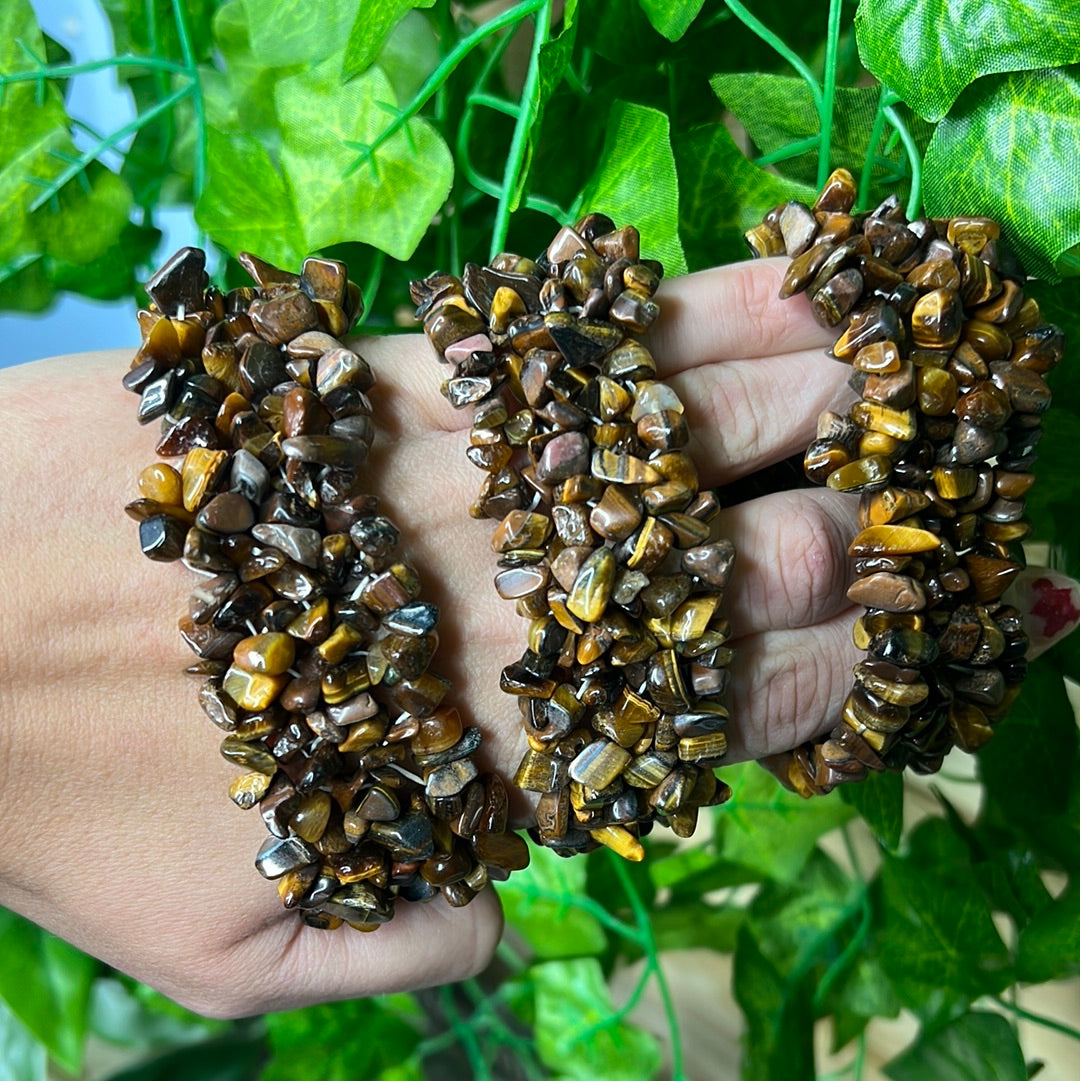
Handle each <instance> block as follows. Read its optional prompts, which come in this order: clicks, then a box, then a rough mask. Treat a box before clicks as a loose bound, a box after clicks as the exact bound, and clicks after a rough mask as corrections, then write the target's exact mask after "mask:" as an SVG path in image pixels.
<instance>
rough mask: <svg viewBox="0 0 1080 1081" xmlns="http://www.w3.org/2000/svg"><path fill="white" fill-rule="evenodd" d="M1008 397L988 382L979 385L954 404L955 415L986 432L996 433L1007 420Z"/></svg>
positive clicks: (1009, 412)
mask: <svg viewBox="0 0 1080 1081" xmlns="http://www.w3.org/2000/svg"><path fill="white" fill-rule="evenodd" d="M1011 412H1012V406H1011V405H1010V403H1009V396H1008V394H1006V393H1005V391H1003V390H1002V389H1001V388H1000V387H998V386H995V385H994V384H993V383H990V382H983V383H980V384H979V385H978V386H977V387H975V389H974V390H970V391H968V393H967V394H964V395H963V396H962V397H961V398H959V399H958V400H957V402H956V415H957V416H958V417H959V418H960V419H961V420H965V421H967V422H968V424H971V425H974V426H976V427H978V428H982V429H984V430H986V431H996V430H997V429H998V428H1000V427H1001V426H1002V425H1003V424H1004V423H1005V421H1007V420H1008V419H1009V415H1010V414H1011Z"/></svg>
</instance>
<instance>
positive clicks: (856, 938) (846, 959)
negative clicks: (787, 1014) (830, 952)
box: [814, 889, 873, 1012]
mask: <svg viewBox="0 0 1080 1081" xmlns="http://www.w3.org/2000/svg"><path fill="white" fill-rule="evenodd" d="M860 894H861V896H860V906H861V908H862V919H861V920H860V921H859V926H858V928H857V930H856V931H855V934H854V935H852V936H851V941H850V942H849V943H848V944H847V945H846V946H845V947H844V949H843V950H842V951H841V953H840V956H839V957H837V959H836V960H835V961H833V963H832V964H831V965H829V967H828V968H827V969H826V970H825V974H824V975H823V976H822V977H821V982H820V983H819V984H818V985H817V988H816V989H815V991H814V1010H815V1012H820V1011H821V1010H822V1008H823V1006H824V1004H825V1000H826V998H827V997H828V994H829V992H830V991H831V990H832V986H833V984H834V983H836V981H837V980H838V979H839V978H840V977H841V976H842V975H843V974H844V973H845V972H846V971H847V968H848V965H850V964H851V962H852V961H853V960H854V959H855V958H856V956H858V954H859V953H861V952H862V948H863V944H864V943H865V942H866V938H867V936H868V935H869V934H870V926H871V924H872V923H873V912H872V910H871V908H870V899H869V898H868V897H867V895H866V890H865V889H863V890H861V891H860ZM838 926H839V925H838Z"/></svg>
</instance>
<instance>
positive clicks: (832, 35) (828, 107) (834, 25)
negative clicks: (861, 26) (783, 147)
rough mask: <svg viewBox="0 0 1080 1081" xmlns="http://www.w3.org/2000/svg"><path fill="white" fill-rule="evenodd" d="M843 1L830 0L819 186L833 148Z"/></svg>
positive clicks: (826, 173) (819, 187) (827, 168)
mask: <svg viewBox="0 0 1080 1081" xmlns="http://www.w3.org/2000/svg"><path fill="white" fill-rule="evenodd" d="M841 6H842V4H841V0H829V23H828V30H827V32H826V37H825V79H824V87H823V89H822V94H821V109H820V112H821V149H820V150H819V151H818V175H817V186H818V189H819V190H820V189H821V188H823V187H824V186H825V181H826V180H827V179H828V178H829V157H830V150H831V148H832V124H833V101H834V99H835V97H836V50H837V46H838V45H839V43H840V13H841Z"/></svg>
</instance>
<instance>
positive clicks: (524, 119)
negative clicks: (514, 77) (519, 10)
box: [491, 0, 552, 259]
mask: <svg viewBox="0 0 1080 1081" xmlns="http://www.w3.org/2000/svg"><path fill="white" fill-rule="evenodd" d="M551 3H552V0H543V2H542V3H541V5H540V9H539V11H538V12H537V15H536V29H535V31H534V33H533V43H532V52H531V54H530V56H529V70H528V73H527V74H526V76H525V85H524V86H523V87H522V88H521V105H520V108H519V110H518V118H517V123H516V124H515V125H514V136H513V138H512V139H511V140H510V151H509V153H508V154H507V157H506V167H505V168H504V169H503V180H502V194H501V195H500V196H499V205H498V207H497V209H496V211H495V225H494V227H493V229H492V233H491V258H492V259H494V258H495V256H496V255H498V254H499V252H501V251H502V250H503V248H504V247H505V246H506V234H507V232H508V231H509V228H510V212H511V209H512V204H516V203H517V201H518V200H519V198H520V192H519V190H518V189H519V188H520V187H521V183H522V179H523V178H522V167H523V165H524V162H525V146H526V143H527V141H528V138H529V132H530V131H531V130H532V126H533V121H534V120H535V119H536V113H537V110H538V109H539V101H538V95H537V92H536V88H537V83H538V82H539V81H540V50H541V48H542V47H543V46H544V45H545V44H546V43H547V40H548V35H549V33H550V32H551Z"/></svg>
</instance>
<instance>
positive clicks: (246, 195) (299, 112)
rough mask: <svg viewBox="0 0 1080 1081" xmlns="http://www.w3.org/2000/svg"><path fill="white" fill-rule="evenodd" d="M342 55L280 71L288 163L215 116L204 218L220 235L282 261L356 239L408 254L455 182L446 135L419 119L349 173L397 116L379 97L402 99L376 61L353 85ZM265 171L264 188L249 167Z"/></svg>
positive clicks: (232, 245) (231, 247)
mask: <svg viewBox="0 0 1080 1081" xmlns="http://www.w3.org/2000/svg"><path fill="white" fill-rule="evenodd" d="M334 69H335V60H334V58H331V59H329V60H327V61H326V62H324V63H323V64H321V65H319V66H317V67H314V68H311V69H309V70H305V71H302V72H300V73H298V74H295V75H290V76H289V77H287V78H283V79H280V80H279V81H278V82H277V84H276V87H275V104H276V109H277V116H278V121H279V123H280V126H281V132H282V135H281V162H280V164H281V172H280V173H279V172H278V171H277V170H276V169H275V167H274V165H273V162H272V160H271V157H270V155H269V153H268V151H267V149H266V148H265V147H264V146H263V145H262V144H261V143H260V142H259V141H257V140H255V139H253V138H251V137H250V136H248V135H246V134H245V133H243V132H240V131H235V130H232V129H228V128H226V129H220V128H218V127H215V126H211V128H210V131H209V140H208V160H209V170H208V172H209V182H208V184H207V187H206V191H205V192H204V193H203V197H202V198H201V199H200V200H199V203H198V205H197V207H196V208H195V216H196V220H197V221H198V222H199V224H200V225H201V226H202V228H204V229H205V230H206V231H207V232H208V233H209V234H210V235H211V236H212V237H213V238H214V240H216V241H217V242H218V243H219V244H221V245H222V246H223V247H225V248H226V249H227V250H228V251H230V252H232V253H236V252H238V251H241V250H244V249H247V250H250V251H254V252H258V253H259V254H260V255H261V256H262V257H264V258H267V259H269V260H271V261H272V262H280V263H282V264H283V265H287V266H292V265H296V264H297V263H298V262H299V260H300V259H301V258H302V257H303V256H305V255H307V254H310V253H311V252H313V251H316V250H318V249H321V248H325V247H327V246H329V245H331V244H337V243H341V242H344V241H354V242H361V243H367V244H371V245H372V246H374V247H377V248H380V249H381V250H383V251H385V252H386V253H387V254H388V255H391V256H393V257H394V258H395V259H408V258H409V256H410V255H412V253H413V251H414V250H415V248H416V245H417V244H418V243H419V242H420V239H421V238H422V237H423V235H424V233H425V232H426V231H427V228H428V226H429V225H430V224H431V219H432V217H433V216H434V215H435V213H436V212H437V211H438V209H439V208H440V207H441V206H442V203H443V201H444V200H445V199H446V196H447V194H448V192H449V190H450V184H451V180H452V176H453V163H452V160H451V158H450V152H449V150H448V149H447V147H446V144H445V143H444V142H443V141H442V139H441V138H440V136H439V135H438V134H437V133H436V131H435V129H434V128H433V127H432V126H431V125H430V124H428V123H427V122H426V121H423V120H412V121H410V122H409V123H408V125H407V126H406V130H404V131H401V132H398V133H397V134H396V135H394V136H393V137H392V138H390V139H388V140H387V141H386V142H385V143H384V144H383V145H382V146H381V147H380V148H379V149H378V150H377V151H375V152H374V154H373V156H372V159H371V162H370V163H369V164H367V165H363V166H361V167H360V168H359V169H358V170H356V171H355V172H354V173H352V175H350V176H346V175H345V174H346V173H347V172H348V170H349V168H350V166H351V165H352V163H353V161H354V159H355V158H356V153H357V152H356V150H354V149H351V148H350V147H349V146H347V145H346V143H350V142H351V143H354V144H364V145H370V144H371V143H373V142H374V140H375V139H376V138H377V137H378V136H379V135H380V134H381V132H382V131H383V129H384V128H385V127H386V126H387V125H388V124H389V123H390V122H391V118H390V117H389V116H388V115H387V114H386V112H385V111H384V110H383V109H382V108H380V104H386V105H390V106H394V105H396V101H395V98H394V95H393V90H392V89H391V87H390V83H389V81H388V80H387V78H386V75H385V74H384V73H383V72H382V71H381V70H380V69H379V68H378V67H377V66H372V67H370V68H368V70H367V71H366V72H365V73H364V74H363V75H361V76H360V77H359V78H357V79H354V80H353V81H352V82H350V83H349V84H347V85H346V86H341V85H340V83H339V82H338V80H337V77H336V74H335V71H334ZM253 175H254V176H258V177H259V178H260V185H259V186H258V187H257V188H256V187H255V186H253V185H251V184H249V182H248V178H249V177H251V176H253Z"/></svg>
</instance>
